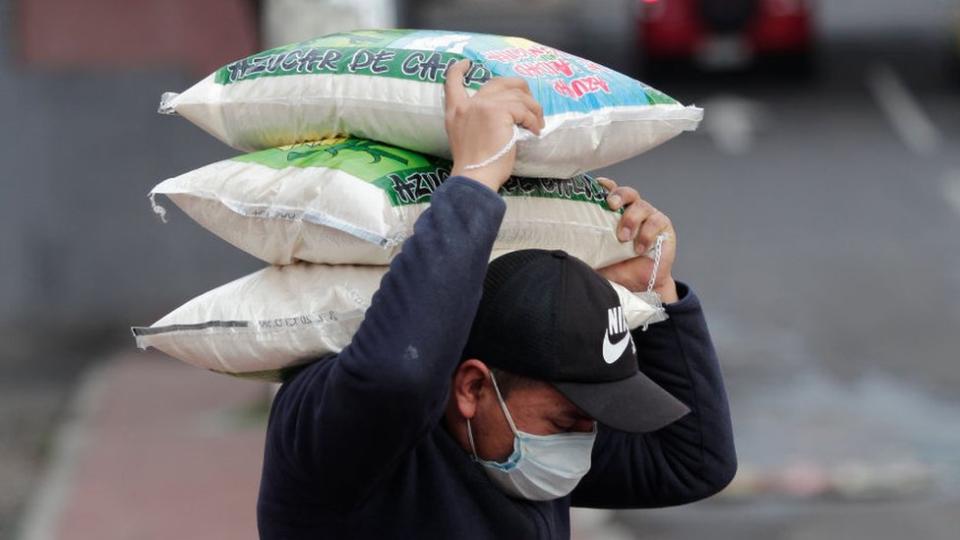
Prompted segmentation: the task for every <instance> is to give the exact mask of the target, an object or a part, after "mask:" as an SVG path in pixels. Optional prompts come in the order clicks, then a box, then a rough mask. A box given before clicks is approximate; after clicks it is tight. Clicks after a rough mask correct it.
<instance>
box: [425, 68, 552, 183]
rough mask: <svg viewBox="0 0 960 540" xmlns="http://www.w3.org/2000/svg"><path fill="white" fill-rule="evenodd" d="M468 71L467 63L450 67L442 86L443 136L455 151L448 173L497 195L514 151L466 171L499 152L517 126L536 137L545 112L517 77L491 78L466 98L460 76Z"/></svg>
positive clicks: (510, 168)
mask: <svg viewBox="0 0 960 540" xmlns="http://www.w3.org/2000/svg"><path fill="white" fill-rule="evenodd" d="M469 68H470V61H469V60H461V61H459V62H457V63H456V64H454V65H452V66H450V68H449V69H447V80H446V82H445V83H444V94H445V95H446V103H445V107H446V128H447V138H448V139H449V140H450V150H451V152H452V153H453V170H452V171H451V174H453V175H458V174H462V175H465V176H468V177H470V178H472V179H474V180H476V181H478V182H481V183H482V184H484V185H486V186H488V187H489V188H490V189H492V190H494V191H497V190H499V189H500V187H501V186H502V185H503V184H504V182H506V181H507V179H508V178H510V172H511V171H512V170H513V164H514V162H515V161H516V157H517V150H516V147H514V148H511V149H510V152H508V153H507V154H506V155H505V156H503V157H501V158H500V159H498V160H496V161H494V162H493V163H491V164H489V165H487V166H485V167H481V168H479V169H471V170H464V167H466V166H468V165H474V164H478V163H482V162H483V161H484V160H486V159H488V158H490V157H491V156H493V155H495V154H496V153H497V152H499V151H500V149H501V148H503V146H504V145H505V144H507V142H508V141H510V139H511V138H512V137H513V126H514V125H516V124H520V125H521V126H523V127H525V128H526V129H528V130H529V131H532V132H533V133H535V134H537V135H539V134H540V130H541V129H542V128H543V126H544V123H543V109H542V108H540V104H539V103H537V100H536V99H534V98H533V95H532V94H531V93H530V87H529V86H527V81H525V80H523V79H521V78H519V77H494V78H493V79H490V80H489V81H487V82H486V83H485V84H484V85H483V87H481V88H480V90H478V91H477V93H475V94H474V95H473V96H472V97H471V96H469V95H468V94H467V91H466V89H465V88H464V87H463V76H464V74H465V73H466V72H467V69H469Z"/></svg>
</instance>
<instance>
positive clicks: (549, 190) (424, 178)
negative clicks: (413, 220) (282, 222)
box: [233, 137, 609, 210]
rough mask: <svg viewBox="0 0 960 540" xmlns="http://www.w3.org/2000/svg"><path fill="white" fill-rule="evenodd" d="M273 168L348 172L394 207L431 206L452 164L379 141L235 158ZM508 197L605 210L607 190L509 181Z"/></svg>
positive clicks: (584, 181)
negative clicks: (378, 191) (566, 202)
mask: <svg viewBox="0 0 960 540" xmlns="http://www.w3.org/2000/svg"><path fill="white" fill-rule="evenodd" d="M233 160H234V161H239V162H245V163H257V164H260V165H264V166H266V167H270V168H272V169H278V170H279V169H286V168H289V167H297V168H309V167H318V168H320V167H322V168H326V169H336V170H341V171H344V172H346V173H347V174H350V175H351V176H354V177H356V178H358V179H360V180H363V181H365V182H369V183H371V184H373V185H375V186H377V187H379V188H380V189H382V190H383V191H384V193H385V194H386V195H387V197H388V198H389V199H390V203H391V204H392V205H393V206H405V205H409V204H421V203H427V202H430V197H431V196H432V195H433V192H434V191H435V190H436V189H437V188H438V187H440V184H442V183H443V182H444V180H446V179H447V177H449V176H450V165H451V163H450V161H448V160H445V159H441V158H437V157H432V156H425V155H423V154H419V153H416V152H411V151H410V150H404V149H401V148H396V147H394V146H390V145H387V144H383V143H378V142H376V141H370V140H366V139H356V138H352V137H334V138H329V139H324V140H322V141H318V142H315V143H302V144H295V145H291V146H283V147H279V148H270V149H267V150H261V151H259V152H253V153H250V154H245V155H242V156H237V157H235V158H233ZM500 193H501V195H504V196H507V197H540V198H548V199H564V200H569V201H580V202H588V203H593V204H596V205H598V206H600V207H601V208H603V209H605V210H609V207H608V206H607V202H606V199H607V191H606V189H604V187H603V186H601V185H600V184H599V183H598V182H597V181H596V180H594V179H593V178H592V177H591V176H589V175H585V174H583V175H579V176H575V177H573V178H563V179H554V178H523V177H516V176H514V177H511V178H510V179H509V180H507V183H506V184H504V186H503V188H501V190H500Z"/></svg>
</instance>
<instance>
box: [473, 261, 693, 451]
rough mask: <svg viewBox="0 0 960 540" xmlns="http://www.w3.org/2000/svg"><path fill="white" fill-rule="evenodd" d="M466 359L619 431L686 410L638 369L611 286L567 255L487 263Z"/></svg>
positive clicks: (654, 425) (652, 425) (653, 425)
mask: <svg viewBox="0 0 960 540" xmlns="http://www.w3.org/2000/svg"><path fill="white" fill-rule="evenodd" d="M640 354H641V359H642V354H643V351H640ZM464 358H477V359H479V360H481V361H483V362H484V363H485V364H487V365H488V366H491V367H495V368H498V369H502V370H504V371H508V372H510V373H514V374H517V375H521V376H524V377H529V378H532V379H537V380H541V381H546V382H548V383H550V384H552V385H553V386H554V387H555V388H556V389H557V390H559V391H560V392H561V393H562V394H563V395H564V396H566V397H567V399H569V400H570V401H571V402H572V403H573V404H574V405H576V406H578V407H580V408H581V409H582V410H583V411H584V412H585V413H587V414H589V415H590V416H592V417H593V418H594V419H595V420H597V421H598V422H600V423H602V424H605V425H607V426H609V427H612V428H614V429H618V430H622V431H627V432H631V433H645V432H649V431H655V430H657V429H660V428H661V427H663V426H665V425H667V424H669V423H671V422H673V421H675V420H677V419H679V418H680V417H682V416H684V415H685V414H687V413H688V412H690V409H689V408H687V406H686V405H684V404H683V403H681V402H680V401H679V400H678V399H676V398H675V397H673V396H672V395H670V394H669V393H668V392H667V391H666V390H664V389H663V388H661V387H660V386H659V385H658V384H657V383H655V382H653V381H652V380H651V379H650V378H649V377H647V376H646V375H644V374H643V373H642V372H641V371H640V369H639V364H638V361H637V351H636V346H635V345H634V343H633V337H632V336H631V335H630V329H629V328H628V327H627V323H626V319H625V318H624V315H623V307H622V306H621V305H620V297H619V295H617V292H616V291H615V290H614V289H613V287H612V286H611V285H610V283H609V282H608V281H607V280H606V279H604V278H603V277H602V276H601V275H600V274H598V273H597V272H596V271H594V270H593V269H592V268H590V267H589V266H588V265H587V264H586V263H584V262H583V261H581V260H580V259H577V258H576V257H573V256H572V255H569V254H567V253H566V252H564V251H546V250H540V249H527V250H522V251H515V252H512V253H508V254H506V255H504V256H502V257H499V258H497V259H496V260H494V261H493V262H491V263H490V266H489V267H488V268H487V275H486V279H485V280H484V285H483V297H482V298H481V300H480V306H479V308H478V310H477V315H476V318H475V319H474V321H473V327H472V329H471V332H470V338H469V339H468V341H467V346H466V347H465V349H464Z"/></svg>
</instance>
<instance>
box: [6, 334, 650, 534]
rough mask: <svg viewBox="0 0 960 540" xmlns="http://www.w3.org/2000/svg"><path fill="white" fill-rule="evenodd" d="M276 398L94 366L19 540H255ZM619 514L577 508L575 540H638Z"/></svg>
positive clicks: (185, 372)
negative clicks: (270, 411) (615, 520)
mask: <svg viewBox="0 0 960 540" xmlns="http://www.w3.org/2000/svg"><path fill="white" fill-rule="evenodd" d="M268 389H269V385H267V384H264V383H256V382H250V381H243V380H239V379H232V378H230V377H226V376H223V375H217V374H214V373H209V372H206V371H203V370H200V369H197V368H194V367H191V366H187V365H186V364H182V363H180V362H177V361H176V360H173V359H171V358H168V357H165V356H163V355H161V354H159V353H153V352H143V353H140V352H130V353H125V354H121V355H119V356H117V357H114V358H112V359H110V360H108V361H107V362H104V363H103V364H100V365H99V366H97V367H95V368H93V369H92V370H91V371H90V372H88V373H87V375H86V376H85V378H84V380H83V382H82V383H81V384H80V385H79V390H78V392H77V394H76V396H75V397H74V399H73V403H72V405H71V409H70V411H69V412H68V415H67V420H66V422H65V423H64V425H63V426H62V427H61V429H60V432H59V434H58V436H57V438H56V439H55V440H54V447H53V452H52V455H51V458H50V463H49V466H48V469H47V473H46V475H45V477H44V478H43V480H42V482H41V483H40V487H39V488H38V489H37V491H36V492H35V494H34V497H33V498H32V500H31V503H30V504H29V506H28V509H27V516H26V517H25V519H24V521H23V523H22V531H21V534H20V537H19V538H20V540H169V539H177V540H191V539H203V540H219V539H223V540H244V539H256V538H257V526H256V500H257V490H258V488H259V484H260V467H261V465H262V462H263V441H264V431H265V429H266V414H267V405H266V403H267V402H266V398H267V393H268ZM611 516H612V512H610V511H602V510H584V509H574V510H573V511H572V520H573V522H574V523H573V531H572V534H573V538H575V539H577V538H579V539H587V538H604V539H607V540H620V539H626V538H631V537H632V535H630V534H629V532H628V531H625V530H622V529H621V528H619V527H617V526H616V525H615V524H612V523H611V522H610V519H611Z"/></svg>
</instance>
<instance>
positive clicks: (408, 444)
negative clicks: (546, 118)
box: [267, 177, 506, 507]
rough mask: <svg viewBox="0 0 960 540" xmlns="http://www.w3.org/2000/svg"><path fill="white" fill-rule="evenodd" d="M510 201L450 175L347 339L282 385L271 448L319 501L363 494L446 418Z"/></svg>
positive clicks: (350, 500)
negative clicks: (451, 388) (453, 381)
mask: <svg viewBox="0 0 960 540" xmlns="http://www.w3.org/2000/svg"><path fill="white" fill-rule="evenodd" d="M505 208H506V206H505V204H504V202H503V200H502V199H501V198H500V196H499V195H497V194H496V193H494V192H493V191H492V190H490V189H489V188H487V187H485V186H484V185H482V184H480V183H479V182H476V181H474V180H471V179H468V178H465V177H451V178H449V179H447V181H445V182H444V183H443V184H442V185H441V186H440V187H439V188H438V189H437V190H436V191H435V192H434V193H433V197H432V202H431V205H430V208H428V209H427V210H426V211H425V212H424V213H423V214H422V215H421V216H420V218H419V219H418V220H417V222H416V225H415V228H414V234H413V235H412V236H411V237H410V238H408V239H407V240H406V241H405V242H404V244H403V246H402V249H401V252H400V253H399V254H398V255H397V256H396V257H395V258H394V259H393V261H392V263H391V264H390V270H389V272H387V274H386V275H385V277H384V278H383V280H382V282H381V284H380V288H379V290H378V291H377V293H376V294H375V295H374V297H373V300H372V302H371V305H370V308H369V309H368V310H367V312H366V315H365V317H364V321H363V323H362V324H361V326H360V328H359V330H358V331H357V333H356V334H355V336H354V338H353V340H352V342H351V343H350V345H349V346H347V347H346V348H345V349H344V350H343V351H341V352H340V354H339V355H337V356H335V357H331V358H327V359H325V360H322V361H319V362H314V363H313V364H311V365H310V366H309V367H307V368H306V369H305V370H304V371H302V372H300V373H298V374H297V375H296V376H295V377H294V378H293V379H292V380H290V381H288V382H287V383H285V384H284V385H283V387H281V390H280V391H279V392H278V394H277V398H276V400H275V402H274V405H273V409H272V411H271V417H270V423H269V426H268V443H267V451H268V453H270V452H271V451H275V453H276V454H277V455H278V457H279V459H281V460H283V461H284V462H285V463H286V466H285V467H284V468H285V469H286V470H287V473H286V474H287V475H288V476H290V477H291V478H304V477H306V478H310V480H311V482H310V483H311V485H313V486H316V487H317V491H314V492H313V495H314V496H316V497H317V499H318V500H319V501H318V502H321V503H323V502H324V501H327V502H329V503H330V504H333V505H336V506H346V507H349V506H350V505H351V504H356V503H357V502H359V501H362V500H363V499H364V498H365V497H366V495H367V494H369V493H370V492H371V490H372V489H373V488H375V486H376V484H377V482H378V481H379V480H380V479H381V478H383V477H384V476H385V475H386V474H387V473H388V472H389V471H390V470H391V469H392V468H393V467H394V465H395V464H396V463H397V462H398V461H399V460H400V459H402V458H403V457H404V455H405V454H406V453H407V452H408V451H410V449H411V448H412V447H413V446H414V445H415V444H416V443H417V442H418V441H419V440H420V439H421V438H422V437H423V436H424V433H425V432H427V431H428V430H429V429H431V428H432V427H433V426H434V425H435V424H436V422H438V421H439V420H440V418H441V417H442V414H443V410H444V408H445V405H446V401H447V393H448V388H449V383H450V378H451V377H452V375H453V372H454V370H455V368H456V366H457V365H458V363H459V360H460V355H461V353H462V350H463V347H464V346H465V344H466V340H467V338H468V337H469V332H470V328H471V324H472V322H473V318H474V316H475V314H476V309H477V306H478V304H479V301H480V296H481V293H482V289H483V280H484V276H485V275H486V270H487V264H488V262H489V258H490V254H491V251H492V248H493V242H494V240H495V238H496V235H497V231H498V230H499V227H500V223H501V221H502V219H503V215H504V211H505ZM272 444H273V445H275V446H274V447H272V446H271V445H272ZM311 491H313V490H311Z"/></svg>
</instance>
